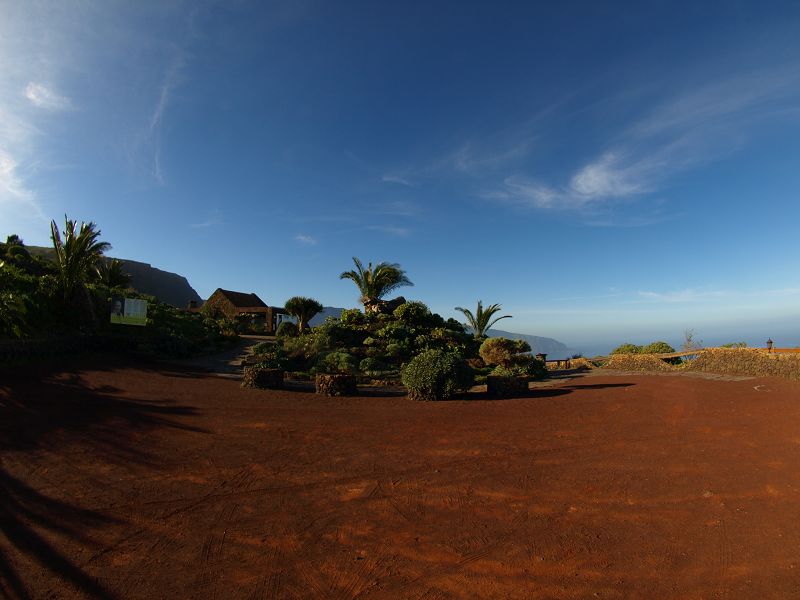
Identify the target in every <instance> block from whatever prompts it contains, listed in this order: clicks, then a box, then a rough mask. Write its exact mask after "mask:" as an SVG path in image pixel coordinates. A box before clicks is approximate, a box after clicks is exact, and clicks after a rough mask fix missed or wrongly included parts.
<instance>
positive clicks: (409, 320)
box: [393, 302, 431, 327]
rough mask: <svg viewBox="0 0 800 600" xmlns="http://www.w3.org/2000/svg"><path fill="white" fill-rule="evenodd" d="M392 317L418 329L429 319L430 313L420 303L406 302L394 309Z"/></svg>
mask: <svg viewBox="0 0 800 600" xmlns="http://www.w3.org/2000/svg"><path fill="white" fill-rule="evenodd" d="M393 314H394V317H395V319H398V320H399V321H402V322H403V323H406V324H407V325H410V326H412V327H419V326H422V325H424V324H425V323H427V321H428V320H429V319H430V316H431V311H430V309H429V308H428V307H427V306H426V305H425V304H424V303H422V302H406V303H405V304H401V305H400V306H398V307H397V308H395V309H394V313H393Z"/></svg>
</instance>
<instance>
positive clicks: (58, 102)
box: [25, 81, 72, 111]
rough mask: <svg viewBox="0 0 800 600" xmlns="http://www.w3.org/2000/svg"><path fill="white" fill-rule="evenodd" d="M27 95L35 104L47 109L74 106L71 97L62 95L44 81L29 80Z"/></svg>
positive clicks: (62, 108) (26, 88)
mask: <svg viewBox="0 0 800 600" xmlns="http://www.w3.org/2000/svg"><path fill="white" fill-rule="evenodd" d="M25 97H26V98H27V99H28V100H29V101H30V102H31V104H33V105H34V106H37V107H39V108H43V109H45V110H52V111H59V110H67V109H69V108H71V107H72V103H71V102H70V100H69V98H67V97H66V96H62V95H61V94H59V93H58V92H56V91H55V90H54V89H53V88H52V87H49V86H46V85H45V84H43V83H35V82H33V81H30V82H28V85H27V86H25Z"/></svg>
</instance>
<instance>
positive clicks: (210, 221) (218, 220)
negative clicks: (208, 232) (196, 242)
mask: <svg viewBox="0 0 800 600" xmlns="http://www.w3.org/2000/svg"><path fill="white" fill-rule="evenodd" d="M222 224H224V221H223V220H222V215H221V214H220V213H219V211H213V212H211V214H210V215H209V216H208V218H207V219H205V220H204V221H200V222H198V223H190V224H189V227H191V228H192V229H206V228H208V227H215V226H216V225H222Z"/></svg>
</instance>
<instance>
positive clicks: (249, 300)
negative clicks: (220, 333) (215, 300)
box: [214, 288, 267, 308]
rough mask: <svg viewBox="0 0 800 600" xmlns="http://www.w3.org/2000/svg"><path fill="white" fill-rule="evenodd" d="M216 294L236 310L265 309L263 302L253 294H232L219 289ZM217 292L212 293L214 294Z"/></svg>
mask: <svg viewBox="0 0 800 600" xmlns="http://www.w3.org/2000/svg"><path fill="white" fill-rule="evenodd" d="M217 292H219V293H220V294H222V295H223V296H224V297H225V298H226V299H227V300H228V301H229V302H230V303H231V304H233V305H234V306H235V307H236V308H255V307H259V308H266V306H267V305H266V304H264V301H263V300H262V299H261V298H259V297H258V296H256V295H255V294H245V293H243V292H232V291H230V290H223V289H222V288H219V289H218V290H217ZM217 292H214V293H215V294H216V293H217Z"/></svg>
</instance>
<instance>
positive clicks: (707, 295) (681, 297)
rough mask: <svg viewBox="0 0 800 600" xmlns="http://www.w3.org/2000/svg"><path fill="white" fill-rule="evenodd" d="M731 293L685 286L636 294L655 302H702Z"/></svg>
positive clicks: (717, 298)
mask: <svg viewBox="0 0 800 600" xmlns="http://www.w3.org/2000/svg"><path fill="white" fill-rule="evenodd" d="M730 295H731V292H727V291H722V290H696V289H692V288H687V289H684V290H674V291H669V292H652V291H640V292H639V293H638V296H639V297H640V298H644V299H645V300H652V301H655V302H666V303H670V304H672V303H676V302H703V301H707V300H719V299H721V298H725V297H728V296H730Z"/></svg>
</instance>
